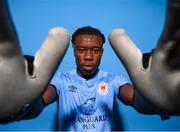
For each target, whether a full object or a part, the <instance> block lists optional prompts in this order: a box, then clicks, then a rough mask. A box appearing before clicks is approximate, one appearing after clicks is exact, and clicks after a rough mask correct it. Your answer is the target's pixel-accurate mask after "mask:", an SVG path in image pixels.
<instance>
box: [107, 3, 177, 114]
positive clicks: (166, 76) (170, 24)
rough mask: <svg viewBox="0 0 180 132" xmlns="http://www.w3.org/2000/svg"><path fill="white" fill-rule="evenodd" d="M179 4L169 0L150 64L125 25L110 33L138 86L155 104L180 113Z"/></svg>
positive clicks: (110, 39)
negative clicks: (145, 63)
mask: <svg viewBox="0 0 180 132" xmlns="http://www.w3.org/2000/svg"><path fill="white" fill-rule="evenodd" d="M173 2H174V3H173ZM176 2H178V1H176ZM179 3H180V1H179ZM179 3H176V4H179ZM179 5H180V4H179ZM179 5H178V6H177V5H175V0H174V1H173V0H172V1H169V4H168V6H169V8H168V12H167V13H168V15H167V19H166V25H165V29H164V32H163V33H162V36H161V38H160V41H159V43H158V45H157V48H156V49H155V51H154V52H153V53H152V55H151V56H150V58H149V63H148V66H147V68H145V67H143V55H142V53H141V51H140V50H139V49H138V48H137V47H136V46H135V44H134V43H133V42H132V40H131V39H130V38H129V37H128V36H127V35H126V33H125V31H124V30H123V29H115V30H113V31H112V32H111V33H110V35H109V41H110V43H111V46H112V47H113V49H114V50H115V52H116V54H117V56H118V57H119V58H120V59H121V60H122V62H123V64H124V66H125V67H126V69H127V71H128V73H129V75H130V78H131V80H132V82H133V84H134V85H135V87H136V88H137V89H138V90H139V91H140V92H141V93H142V94H143V95H144V96H145V97H146V98H147V99H149V100H150V101H151V102H152V103H153V104H154V105H155V106H157V107H158V108H160V109H161V110H162V111H164V112H165V113H168V114H171V115H179V114H180V63H179V61H180V60H179V58H180V53H179V52H177V51H179V42H180V41H179V40H180V34H179V33H180V32H179V31H180V30H179V29H180V28H179V27H180V26H179V24H180V22H179V20H178V19H179V18H180V17H179V16H180V6H179ZM175 8H176V9H175ZM177 10H178V11H177ZM173 15H174V16H175V17H173ZM175 52H176V53H175ZM171 59H173V61H171Z"/></svg>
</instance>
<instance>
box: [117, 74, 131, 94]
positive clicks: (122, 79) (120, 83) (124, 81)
mask: <svg viewBox="0 0 180 132" xmlns="http://www.w3.org/2000/svg"><path fill="white" fill-rule="evenodd" d="M114 83H115V94H116V97H118V95H119V90H120V88H121V87H122V86H123V85H125V84H130V82H129V81H128V80H127V79H126V78H125V77H123V76H120V75H115V78H114Z"/></svg>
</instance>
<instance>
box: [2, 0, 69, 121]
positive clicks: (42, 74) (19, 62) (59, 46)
mask: <svg viewBox="0 0 180 132" xmlns="http://www.w3.org/2000/svg"><path fill="white" fill-rule="evenodd" d="M3 2H4V1H3ZM3 2H2V1H1V2H0V8H1V9H0V123H6V122H9V121H14V120H16V119H17V118H19V116H21V114H22V113H23V112H24V111H26V110H27V109H28V107H29V106H30V105H31V103H33V102H34V101H35V100H36V99H37V98H39V97H40V96H41V94H42V92H43V91H44V90H45V88H46V87H47V85H48V83H49V82H50V80H51V78H52V76H53V74H54V73H55V70H56V68H57V67H58V65H59V63H60V62H61V60H62V58H63V56H64V54H65V52H66V50H67V48H68V44H69V33H68V31H67V30H65V29H64V28H59V27H56V28H53V29H52V30H50V32H49V34H48V36H47V38H46V39H45V41H44V43H43V44H42V46H41V48H40V49H39V51H38V52H37V53H36V55H35V59H34V61H33V64H30V63H31V62H28V60H26V59H25V58H24V56H23V55H22V53H21V49H20V46H19V44H18V40H17V37H16V33H15V30H14V29H13V26H12V22H11V19H10V17H9V15H8V13H7V10H6V6H5V5H4V3H3ZM2 18H3V19H2Z"/></svg>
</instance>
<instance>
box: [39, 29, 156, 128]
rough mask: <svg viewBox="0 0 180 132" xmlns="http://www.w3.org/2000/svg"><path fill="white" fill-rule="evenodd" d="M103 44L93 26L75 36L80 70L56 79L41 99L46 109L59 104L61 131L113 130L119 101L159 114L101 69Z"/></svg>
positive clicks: (123, 81) (118, 78) (125, 83)
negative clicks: (117, 101)
mask: <svg viewBox="0 0 180 132" xmlns="http://www.w3.org/2000/svg"><path fill="white" fill-rule="evenodd" d="M104 42H105V38H104V35H103V34H102V33H101V32H100V31H99V30H98V29H96V28H93V27H90V26H85V27H82V28H79V29H77V30H76V31H75V32H74V34H73V35H72V44H73V48H74V57H75V60H76V66H77V67H76V69H74V70H72V71H68V72H65V73H58V74H57V75H56V76H54V78H53V79H52V81H51V83H50V86H49V87H48V88H47V90H46V91H45V92H44V94H43V97H42V100H43V101H42V102H43V105H44V106H47V105H48V104H50V103H52V102H54V101H55V100H57V101H58V112H59V117H58V119H59V129H60V130H68V131H71V130H73V131H74V130H78V131H85V130H88V131H89V130H91V131H95V130H98V131H101V130H106V131H108V130H111V129H112V111H113V104H114V101H115V99H116V98H118V99H119V100H121V101H122V102H123V103H125V104H126V105H131V106H133V107H134V108H135V109H136V110H138V111H139V112H142V113H145V114H153V113H157V111H156V109H155V110H154V109H153V107H152V105H150V103H147V104H146V103H144V101H143V100H142V99H143V98H142V97H141V96H139V94H137V92H135V89H134V87H133V86H132V85H130V84H129V82H128V81H127V80H126V79H125V78H124V77H122V76H119V75H115V74H112V73H109V72H105V71H102V70H100V69H99V65H100V61H101V57H102V54H103V43H104ZM137 95H138V96H137ZM149 106H151V107H150V108H149ZM36 113H37V112H36Z"/></svg>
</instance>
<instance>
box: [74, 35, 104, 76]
mask: <svg viewBox="0 0 180 132" xmlns="http://www.w3.org/2000/svg"><path fill="white" fill-rule="evenodd" d="M102 46H103V43H102V38H101V37H99V36H97V35H91V34H83V35H78V36H77V37H76V39H75V45H74V56H75V60H76V65H77V70H78V72H80V74H81V75H82V76H91V75H93V74H94V73H96V71H97V70H98V67H99V65H100V61H101V56H102V53H103V48H102Z"/></svg>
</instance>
